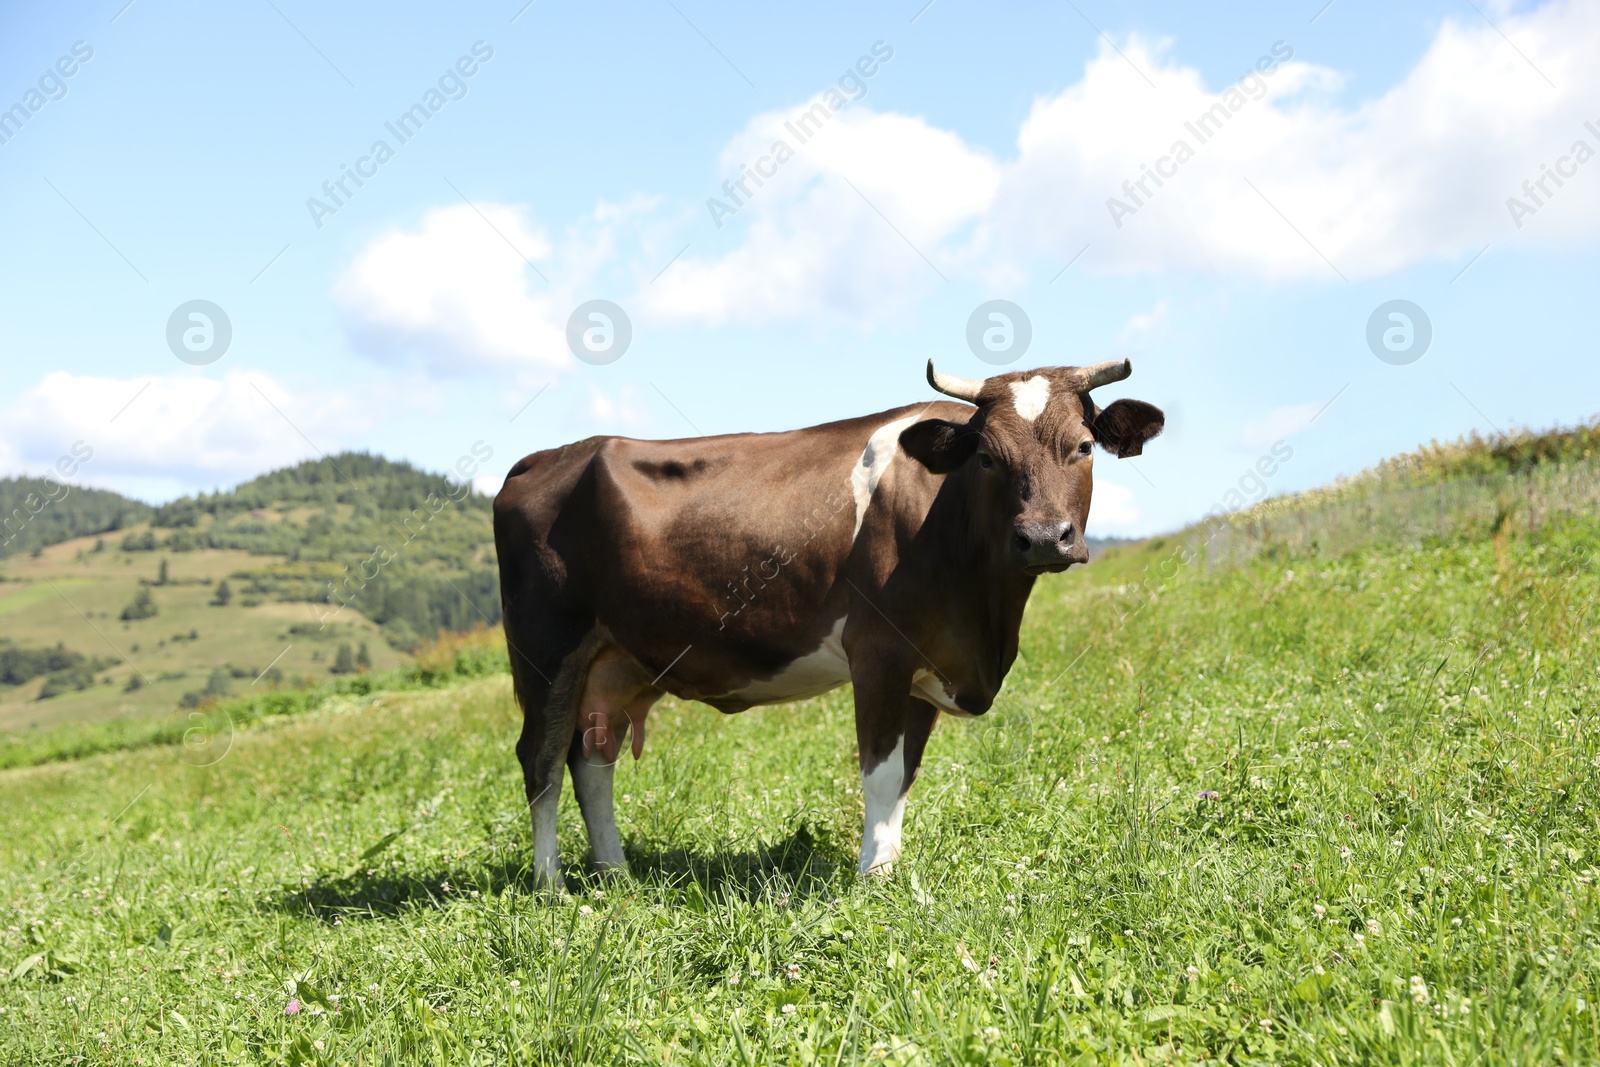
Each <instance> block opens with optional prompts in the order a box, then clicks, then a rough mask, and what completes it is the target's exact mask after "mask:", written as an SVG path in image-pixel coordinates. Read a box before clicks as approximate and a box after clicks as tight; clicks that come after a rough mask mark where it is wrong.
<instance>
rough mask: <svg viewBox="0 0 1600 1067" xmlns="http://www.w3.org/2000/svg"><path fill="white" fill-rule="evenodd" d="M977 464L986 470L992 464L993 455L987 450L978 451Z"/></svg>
mask: <svg viewBox="0 0 1600 1067" xmlns="http://www.w3.org/2000/svg"><path fill="white" fill-rule="evenodd" d="M978 466H980V467H982V468H983V469H984V470H988V469H989V468H990V467H992V466H994V457H993V456H991V455H989V453H987V452H979V453H978Z"/></svg>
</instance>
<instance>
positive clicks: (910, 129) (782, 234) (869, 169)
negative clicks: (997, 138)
mask: <svg viewBox="0 0 1600 1067" xmlns="http://www.w3.org/2000/svg"><path fill="white" fill-rule="evenodd" d="M819 100H820V98H816V99H814V100H812V101H808V102H807V103H806V104H805V105H803V106H802V107H801V108H796V109H794V110H793V111H781V112H779V111H774V112H769V113H767V114H764V115H760V116H757V117H756V118H755V119H753V120H752V121H751V122H750V124H749V125H748V126H747V127H746V128H745V130H744V131H743V132H741V133H740V134H739V135H738V136H737V137H736V138H734V140H733V141H732V143H730V144H729V145H728V147H727V148H726V149H725V150H724V152H723V154H722V160H721V165H722V169H723V170H724V171H725V172H727V173H729V174H738V173H739V172H740V167H741V164H745V163H749V162H753V161H757V160H759V159H760V158H761V157H762V156H763V155H765V154H768V153H770V151H771V149H772V147H773V144H774V142H776V141H778V140H780V139H782V140H783V141H784V142H785V143H786V144H788V145H789V146H790V147H791V148H793V149H794V150H795V156H794V158H793V159H791V160H789V161H788V162H786V163H784V164H783V165H782V166H781V167H778V169H777V175H776V177H774V178H772V179H770V180H767V181H766V182H765V183H764V184H763V185H762V186H761V187H759V188H751V187H749V186H747V188H751V194H752V195H751V196H750V198H749V199H748V201H746V202H745V203H744V204H743V206H742V207H740V208H739V210H738V213H737V214H736V215H735V216H734V218H733V219H732V220H731V221H725V225H728V226H732V227H746V229H745V230H744V236H743V240H742V242H741V243H740V244H739V245H738V246H737V247H736V248H734V250H732V251H731V252H729V253H727V254H725V255H721V256H709V257H698V256H688V257H685V258H684V259H682V260H680V261H679V262H677V263H675V264H673V266H672V268H671V269H670V270H668V271H667V272H666V273H665V274H664V275H662V276H661V277H660V278H659V279H657V280H656V281H655V282H654V283H653V284H651V285H649V286H646V287H645V288H644V289H643V290H642V291H641V293H640V297H639V299H640V301H641V306H642V308H643V310H644V311H645V313H647V314H649V315H652V316H654V317H656V318H657V319H659V320H662V321H667V322H679V323H696V324H703V325H709V326H717V325H721V324H722V323H725V322H729V321H732V322H737V323H746V324H759V323H764V322H770V321H773V320H782V319H814V318H815V317H816V316H818V315H819V314H825V315H830V316H842V317H844V318H845V319H846V320H848V321H850V322H852V323H856V324H860V325H865V324H869V323H875V322H881V321H883V320H885V319H887V318H890V317H893V316H894V315H896V314H899V313H901V312H903V311H904V310H905V309H906V308H908V307H909V306H911V305H912V304H913V303H915V302H916V301H917V300H918V299H920V297H921V296H923V295H925V294H926V293H927V292H929V291H931V290H932V289H933V288H935V287H937V286H939V285H940V284H942V282H941V278H940V274H941V272H942V273H944V274H946V275H948V274H950V273H951V272H952V271H953V270H954V269H955V267H956V263H957V261H958V258H959V255H960V253H959V252H953V251H951V250H950V249H948V248H946V247H945V244H946V242H947V241H948V240H949V239H950V238H951V237H952V236H953V235H955V234H956V233H957V231H958V230H959V229H960V228H961V227H963V226H965V225H966V224H968V223H969V222H971V221H972V220H973V219H975V218H978V217H979V216H980V215H981V214H982V213H983V211H984V210H985V209H986V208H987V206H988V204H989V201H990V199H991V197H992V196H993V194H994V190H995V188H996V185H997V183H998V181H999V169H998V167H997V165H996V164H995V163H994V161H993V160H991V159H989V158H988V157H987V156H986V155H984V154H983V153H981V152H978V151H975V150H973V149H970V148H968V147H967V146H966V145H965V144H964V143H963V142H962V141H961V139H960V138H959V137H957V136H956V135H955V134H953V133H950V132H948V131H945V130H940V129H936V128H934V127H932V126H930V125H928V124H927V123H926V122H924V121H923V120H922V119H920V118H912V117H907V116H904V115H896V114H882V113H878V112H874V111H872V110H870V109H867V108H865V107H862V106H860V105H855V106H852V107H849V108H847V109H846V110H844V111H841V112H839V113H838V114H835V115H833V116H832V117H831V118H830V119H828V120H827V123H826V124H825V125H823V126H822V128H821V130H820V131H819V132H817V133H815V134H814V135H813V136H812V137H811V138H810V139H808V141H807V142H806V143H805V144H803V145H801V144H799V143H798V141H797V139H796V138H795V136H794V135H793V134H792V133H790V132H788V131H787V130H786V129H785V126H784V124H785V122H786V121H789V120H791V119H792V118H793V117H794V116H795V115H796V114H797V113H799V112H801V111H804V110H807V109H809V108H811V107H812V106H813V105H815V104H818V101H819ZM819 106H821V107H823V108H824V109H825V108H826V105H825V104H821V105H819ZM769 167H770V165H769ZM712 191H713V192H717V194H718V197H719V198H720V199H723V202H724V203H731V199H730V198H727V197H726V195H725V194H723V193H721V192H720V191H717V190H712ZM741 199H743V198H742V197H741ZM708 215H709V212H708V213H707V216H708ZM707 216H702V218H703V219H704V218H706V217H707ZM924 256H926V257H927V259H926V260H925V259H924ZM928 260H931V261H932V265H930V263H929V262H928Z"/></svg>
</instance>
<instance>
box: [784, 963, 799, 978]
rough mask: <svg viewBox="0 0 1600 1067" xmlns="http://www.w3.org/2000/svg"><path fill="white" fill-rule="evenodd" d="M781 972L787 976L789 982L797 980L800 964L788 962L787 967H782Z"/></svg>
mask: <svg viewBox="0 0 1600 1067" xmlns="http://www.w3.org/2000/svg"><path fill="white" fill-rule="evenodd" d="M783 973H784V974H785V975H787V976H788V978H789V981H791V982H795V981H799V979H800V965H799V964H798V963H791V964H789V965H788V966H787V967H785V968H784V969H783Z"/></svg>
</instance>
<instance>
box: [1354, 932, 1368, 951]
mask: <svg viewBox="0 0 1600 1067" xmlns="http://www.w3.org/2000/svg"><path fill="white" fill-rule="evenodd" d="M1351 940H1352V941H1354V942H1355V943H1356V947H1357V948H1360V947H1361V946H1362V945H1364V944H1366V943H1367V937H1366V935H1365V934H1354V935H1352V937H1351Z"/></svg>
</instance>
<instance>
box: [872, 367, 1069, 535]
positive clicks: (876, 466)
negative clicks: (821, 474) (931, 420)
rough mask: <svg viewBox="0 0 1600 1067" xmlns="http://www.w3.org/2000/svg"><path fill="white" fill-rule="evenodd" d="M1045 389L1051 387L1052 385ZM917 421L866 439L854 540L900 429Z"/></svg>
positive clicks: (891, 459)
mask: <svg viewBox="0 0 1600 1067" xmlns="http://www.w3.org/2000/svg"><path fill="white" fill-rule="evenodd" d="M1040 381H1043V379H1042V378H1041V379H1040ZM1045 388H1046V390H1048V389H1049V386H1048V385H1047V386H1045ZM916 421H917V417H916V416H915V415H908V416H906V417H905V418H903V419H895V420H894V421H893V422H889V423H885V424H884V425H882V426H880V427H878V428H877V429H876V430H874V431H873V433H872V436H871V437H869V438H867V447H866V448H864V449H862V450H861V459H860V460H859V461H858V462H857V463H856V465H855V469H854V470H852V471H851V472H850V490H851V491H852V492H853V493H854V494H855V497H856V528H855V533H852V534H851V535H850V537H851V539H852V540H854V538H855V536H856V534H859V533H860V532H861V524H862V523H863V522H865V521H866V518H867V505H869V504H871V503H872V494H873V493H875V492H877V490H878V483H879V482H881V481H883V476H884V474H885V473H887V472H888V470H889V464H890V463H892V462H894V455H895V452H896V451H898V450H899V448H900V432H901V431H902V430H904V429H905V428H906V427H907V426H910V425H911V424H912V423H913V422H916Z"/></svg>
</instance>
